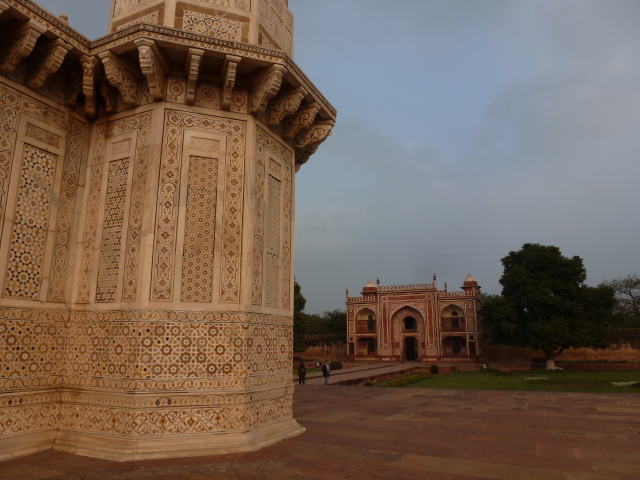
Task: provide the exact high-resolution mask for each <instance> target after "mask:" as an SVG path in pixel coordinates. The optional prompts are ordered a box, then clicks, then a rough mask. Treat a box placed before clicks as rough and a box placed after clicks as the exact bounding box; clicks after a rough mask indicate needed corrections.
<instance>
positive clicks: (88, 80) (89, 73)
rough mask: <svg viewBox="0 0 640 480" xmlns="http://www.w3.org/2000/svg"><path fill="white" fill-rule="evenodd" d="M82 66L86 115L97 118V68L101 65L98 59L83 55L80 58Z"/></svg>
mask: <svg viewBox="0 0 640 480" xmlns="http://www.w3.org/2000/svg"><path fill="white" fill-rule="evenodd" d="M80 63H81V64H82V93H84V113H85V115H86V116H87V117H89V118H94V117H95V116H96V113H97V112H96V95H97V94H98V92H97V72H96V67H97V66H98V64H99V63H100V60H98V59H97V58H96V57H90V56H88V55H83V56H82V57H80Z"/></svg>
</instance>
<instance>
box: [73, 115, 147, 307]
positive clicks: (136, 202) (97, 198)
mask: <svg viewBox="0 0 640 480" xmlns="http://www.w3.org/2000/svg"><path fill="white" fill-rule="evenodd" d="M150 124H151V113H144V114H140V115H136V116H132V117H127V118H123V119H121V120H116V121H113V122H110V123H106V124H104V125H100V126H99V127H98V131H97V134H96V137H97V138H96V139H95V154H94V157H93V159H92V160H91V161H92V162H93V165H90V166H89V167H88V169H89V170H90V178H89V184H88V186H87V188H88V189H89V200H88V204H87V207H86V209H87V210H86V211H87V214H86V223H85V230H84V236H83V242H82V259H81V269H80V279H79V280H80V285H79V291H78V303H89V301H90V292H91V274H92V270H93V259H94V256H95V250H96V237H97V233H98V216H99V214H100V212H101V209H102V204H101V198H104V197H103V196H102V195H104V194H101V190H102V173H103V163H104V160H105V155H106V148H107V142H108V139H109V138H111V137H116V136H119V135H122V134H124V133H128V132H131V131H136V132H137V134H138V135H137V144H136V156H135V159H134V168H133V183H132V187H131V207H130V211H129V224H128V229H127V230H128V231H127V236H126V238H127V246H126V249H125V263H124V265H125V271H124V279H123V280H124V281H123V293H122V299H123V300H135V298H136V295H137V284H138V264H139V251H140V241H141V238H142V235H141V228H142V214H143V207H144V190H145V183H146V177H147V157H148V150H149V135H150V128H149V126H150Z"/></svg>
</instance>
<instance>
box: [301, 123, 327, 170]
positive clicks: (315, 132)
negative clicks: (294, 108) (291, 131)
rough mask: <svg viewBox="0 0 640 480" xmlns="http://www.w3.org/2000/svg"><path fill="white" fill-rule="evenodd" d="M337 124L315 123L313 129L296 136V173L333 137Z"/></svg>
mask: <svg viewBox="0 0 640 480" xmlns="http://www.w3.org/2000/svg"><path fill="white" fill-rule="evenodd" d="M335 124H336V122H335V121H334V120H323V121H320V122H316V123H314V124H313V125H312V126H311V128H309V129H308V130H304V131H302V132H300V133H299V134H298V135H296V138H295V140H294V142H293V146H294V148H295V149H296V171H298V170H299V169H300V166H302V165H304V164H305V163H306V162H307V160H309V157H311V155H313V154H314V153H316V150H318V147H319V146H320V144H321V143H322V142H324V141H325V140H326V139H327V138H328V137H329V135H331V132H332V131H333V127H334V126H335Z"/></svg>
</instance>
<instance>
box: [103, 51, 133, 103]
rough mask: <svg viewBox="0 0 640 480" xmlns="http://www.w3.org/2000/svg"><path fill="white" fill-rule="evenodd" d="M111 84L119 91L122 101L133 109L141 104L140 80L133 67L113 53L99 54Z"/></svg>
mask: <svg viewBox="0 0 640 480" xmlns="http://www.w3.org/2000/svg"><path fill="white" fill-rule="evenodd" d="M98 56H99V57H100V59H101V60H102V64H103V65H104V73H105V75H106V77H107V80H109V83H110V84H111V85H113V86H114V87H115V88H117V89H118V91H119V92H120V95H122V100H123V101H124V103H125V104H127V105H129V106H131V107H137V106H138V105H139V104H140V100H139V96H140V95H139V94H140V78H139V76H138V74H137V72H136V71H135V68H134V67H133V66H132V65H129V64H128V63H126V62H125V61H124V60H123V59H122V58H120V57H118V55H116V54H115V53H113V52H111V51H106V52H102V53H100V54H98Z"/></svg>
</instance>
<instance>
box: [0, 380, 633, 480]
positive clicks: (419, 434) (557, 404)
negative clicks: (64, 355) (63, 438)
mask: <svg viewBox="0 0 640 480" xmlns="http://www.w3.org/2000/svg"><path fill="white" fill-rule="evenodd" d="M294 406H295V416H296V418H297V419H298V421H299V422H300V423H301V424H302V425H304V426H305V427H306V428H307V433H305V434H303V435H301V436H299V437H297V438H294V439H291V440H288V441H285V442H281V443H279V444H276V445H273V446H271V447H269V448H265V449H263V450H261V451H258V452H255V453H248V454H238V455H225V456H213V457H202V458H186V459H172V460H154V461H144V462H127V463H116V462H109V461H105V460H96V459H91V458H86V457H79V456H74V455H69V454H64V453H59V452H54V451H49V452H44V453H40V454H37V455H32V456H30V457H26V458H19V459H15V460H11V461H8V462H3V463H0V479H3V480H4V479H6V480H27V479H29V480H39V479H43V480H44V479H49V480H62V479H72V480H85V479H86V480H103V479H110V480H115V479H118V480H138V479H149V480H151V479H152V480H204V479H231V480H235V479H238V480H239V479H251V480H253V479H255V480H258V479H268V480H276V479H277V480H304V479H351V480H364V479H380V480H383V479H388V480H391V479H394V480H403V479H412V480H413V479H427V480H476V479H503V480H548V479H549V480H551V479H552V480H639V479H640V395H636V394H588V393H553V392H510V391H475V390H431V389H429V390H427V389H409V388H405V389H382V388H373V387H369V388H368V387H336V386H329V387H324V386H315V385H305V386H303V387H296V395H295V402H294Z"/></svg>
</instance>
